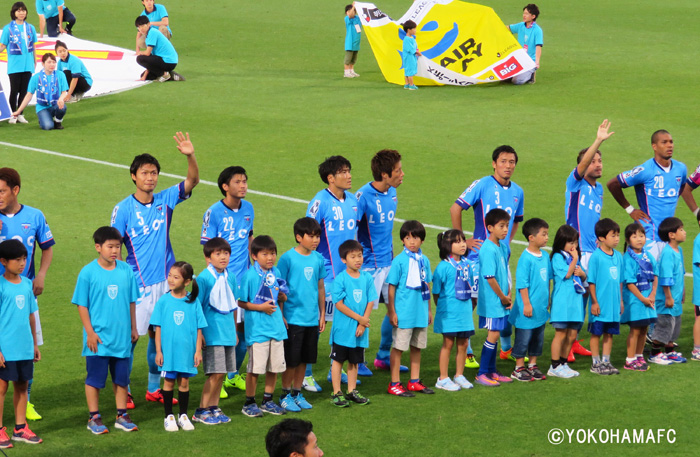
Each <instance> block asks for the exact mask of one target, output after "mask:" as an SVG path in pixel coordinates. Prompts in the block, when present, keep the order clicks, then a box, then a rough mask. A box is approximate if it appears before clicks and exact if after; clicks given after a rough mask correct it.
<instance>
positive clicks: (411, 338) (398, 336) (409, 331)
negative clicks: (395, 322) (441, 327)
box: [391, 327, 428, 352]
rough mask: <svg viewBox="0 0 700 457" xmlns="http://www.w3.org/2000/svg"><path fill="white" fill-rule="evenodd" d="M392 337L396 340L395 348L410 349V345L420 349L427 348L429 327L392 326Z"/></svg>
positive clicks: (400, 349)
mask: <svg viewBox="0 0 700 457" xmlns="http://www.w3.org/2000/svg"><path fill="white" fill-rule="evenodd" d="M391 337H392V339H393V340H394V346H393V348H394V349H397V350H399V351H402V352H403V351H408V348H409V347H410V346H413V347H414V348H418V349H425V348H426V347H427V346H428V329H427V328H426V327H416V328H396V327H394V328H392V329H391Z"/></svg>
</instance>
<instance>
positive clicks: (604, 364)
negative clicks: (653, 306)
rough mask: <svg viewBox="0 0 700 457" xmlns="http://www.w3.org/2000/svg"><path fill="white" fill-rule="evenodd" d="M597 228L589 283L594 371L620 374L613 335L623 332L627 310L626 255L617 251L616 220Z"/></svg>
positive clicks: (618, 227) (603, 373)
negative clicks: (613, 354)
mask: <svg viewBox="0 0 700 457" xmlns="http://www.w3.org/2000/svg"><path fill="white" fill-rule="evenodd" d="M594 230H595V236H596V237H597V238H598V249H596V250H595V251H593V254H591V260H590V261H589V262H588V284H589V286H590V293H591V308H590V313H589V315H588V331H589V332H590V333H591V353H592V354H593V356H592V357H593V363H592V365H591V373H595V374H601V375H611V374H620V371H619V370H618V369H617V368H615V367H614V366H613V365H612V363H610V353H611V352H612V342H613V335H619V334H620V314H622V311H624V309H625V305H624V304H623V303H622V275H623V265H622V254H620V253H619V252H618V251H616V250H615V248H616V247H617V245H618V244H619V243H620V226H619V225H617V222H615V221H613V220H612V219H608V218H605V219H601V220H599V221H598V222H596V224H595V228H594ZM601 335H602V336H603V356H602V357H601V355H600V337H601Z"/></svg>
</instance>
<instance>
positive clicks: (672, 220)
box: [659, 217, 683, 243]
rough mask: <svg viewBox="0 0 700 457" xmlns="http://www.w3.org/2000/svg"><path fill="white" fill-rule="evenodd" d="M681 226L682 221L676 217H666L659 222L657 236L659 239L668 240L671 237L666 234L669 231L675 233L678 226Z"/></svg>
mask: <svg viewBox="0 0 700 457" xmlns="http://www.w3.org/2000/svg"><path fill="white" fill-rule="evenodd" d="M682 227H683V221H682V220H680V219H678V218H677V217H667V218H666V219H664V220H663V221H661V223H660V224H659V238H661V241H665V242H667V243H668V242H669V241H671V238H670V237H669V236H668V234H669V233H675V232H677V231H678V230H679V229H680V228H682Z"/></svg>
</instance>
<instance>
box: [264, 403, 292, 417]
mask: <svg viewBox="0 0 700 457" xmlns="http://www.w3.org/2000/svg"><path fill="white" fill-rule="evenodd" d="M260 411H262V412H264V413H269V414H272V415H274V416H281V415H283V414H287V411H285V410H284V408H282V407H281V406H280V405H278V404H277V403H275V402H274V401H272V400H270V401H267V402H265V403H263V404H262V405H260Z"/></svg>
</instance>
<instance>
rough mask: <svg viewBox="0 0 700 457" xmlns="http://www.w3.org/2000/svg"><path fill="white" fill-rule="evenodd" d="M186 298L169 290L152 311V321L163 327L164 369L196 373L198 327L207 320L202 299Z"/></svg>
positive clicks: (203, 324)
mask: <svg viewBox="0 0 700 457" xmlns="http://www.w3.org/2000/svg"><path fill="white" fill-rule="evenodd" d="M187 299H188V297H182V298H175V297H173V296H172V295H171V294H170V292H168V293H167V294H165V295H163V296H162V297H160V298H159V299H158V301H157V302H156V306H155V308H153V314H151V325H153V326H154V327H160V347H161V351H162V352H163V366H162V368H161V369H162V370H163V371H174V372H177V373H189V374H191V375H196V374H197V368H196V367H195V366H194V354H195V352H196V351H197V330H198V329H203V328H205V327H206V326H207V321H206V319H205V318H204V313H203V312H202V305H201V304H200V303H199V301H198V300H194V301H193V302H192V303H188V302H187Z"/></svg>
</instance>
